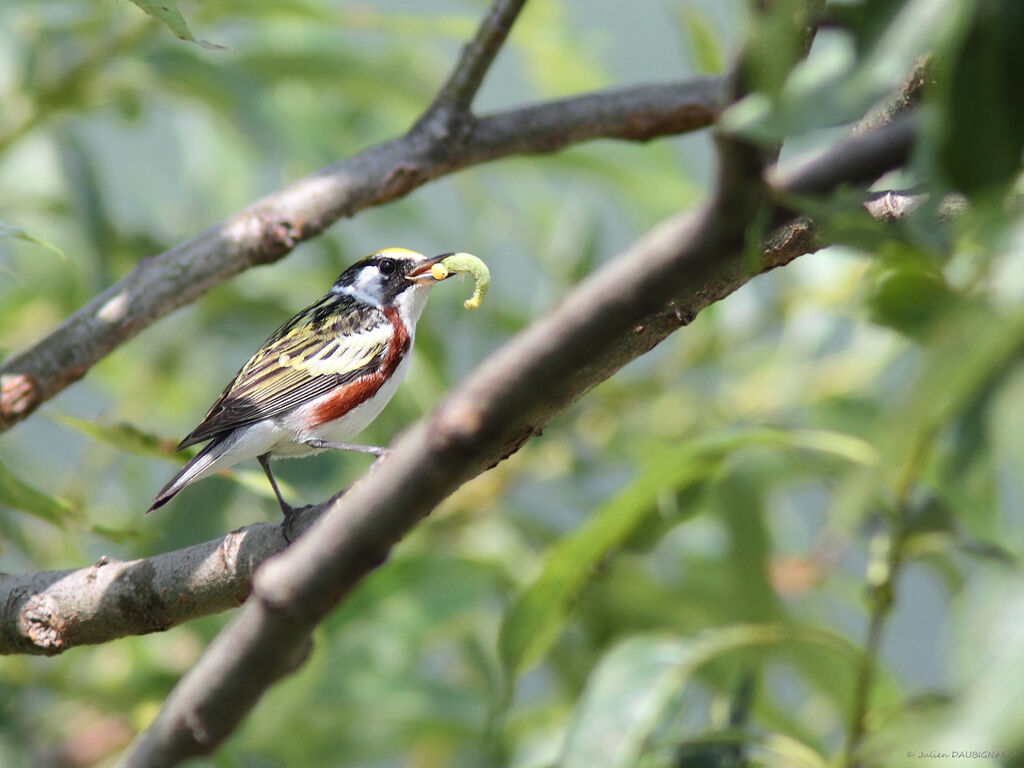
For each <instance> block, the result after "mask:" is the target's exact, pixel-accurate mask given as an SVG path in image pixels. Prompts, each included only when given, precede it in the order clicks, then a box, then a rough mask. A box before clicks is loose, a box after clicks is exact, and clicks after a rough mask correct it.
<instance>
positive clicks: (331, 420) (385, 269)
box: [146, 248, 453, 518]
mask: <svg viewBox="0 0 1024 768" xmlns="http://www.w3.org/2000/svg"><path fill="white" fill-rule="evenodd" d="M452 255H453V254H451V253H444V254H441V255H440V256H434V257H427V256H424V255H423V254H421V253H417V252H416V251H411V250H407V249H405V248H384V249H381V250H378V251H374V252H373V253H371V254H370V255H369V256H366V257H364V258H362V259H360V260H359V261H357V262H355V263H354V264H352V265H351V266H350V267H349V268H348V269H346V270H345V271H344V272H342V273H341V275H340V276H339V277H338V279H337V280H336V281H335V283H334V285H333V286H331V289H330V290H329V291H328V292H327V294H326V295H325V296H323V297H322V298H321V299H319V300H317V301H315V302H313V303H312V304H310V305H309V306H308V307H306V308H305V309H303V310H302V311H301V312H299V313H298V314H297V315H295V317H293V318H292V319H291V320H289V321H288V322H286V323H285V324H284V325H282V326H281V327H280V328H278V329H277V330H276V331H274V333H272V334H271V335H270V337H269V338H268V339H267V340H266V341H265V342H264V343H263V345H262V346H261V347H260V348H259V350H257V352H256V354H254V355H253V356H252V357H251V358H249V361H248V362H247V363H245V365H243V366H242V368H241V370H239V372H238V374H237V375H236V376H235V378H234V379H233V380H232V381H231V383H230V384H228V385H227V387H225V389H224V391H223V393H221V396H220V397H219V398H218V399H217V401H216V402H215V403H214V404H213V406H212V407H211V408H210V410H209V412H208V413H207V414H206V417H205V418H204V419H203V421H202V423H200V424H199V426H197V427H196V428H195V429H193V430H192V431H191V432H190V433H189V434H188V435H187V436H186V437H185V439H183V440H182V441H181V443H179V444H178V447H177V448H176V449H175V450H179V451H180V450H182V449H183V448H187V447H188V446H190V445H196V444H198V443H202V442H206V445H205V447H203V448H202V449H201V450H200V451H199V452H198V453H197V454H196V455H195V456H193V457H192V458H191V459H190V460H189V461H188V463H187V464H185V466H184V467H183V468H182V469H181V471H180V472H178V474H176V475H175V476H174V477H173V478H171V480H170V482H168V483H167V485H165V486H164V487H163V488H162V489H161V490H160V492H159V493H157V495H156V497H155V498H154V499H153V503H152V505H151V506H150V507H149V509H148V510H146V514H149V513H151V512H153V511H155V510H157V509H159V508H160V507H162V506H163V505H164V504H166V503H167V502H169V501H170V500H171V499H173V498H174V497H175V496H176V495H177V494H178V493H179V492H180V491H181V490H182V489H183V488H185V487H186V486H188V485H190V484H192V483H194V482H196V481H197V480H201V479H203V478H205V477H209V476H210V475H212V474H214V473H216V472H219V471H221V470H223V469H225V468H227V467H230V466H233V465H235V464H238V463H239V462H242V461H245V460H247V459H253V458H255V459H257V460H258V461H259V463H260V465H261V466H262V467H263V471H264V472H265V473H266V475H267V479H268V480H269V481H270V486H271V488H273V490H274V495H275V496H276V497H277V501H278V503H279V504H280V506H281V511H282V513H283V514H284V515H285V517H286V518H287V517H289V516H290V515H291V514H292V513H293V512H294V508H293V507H291V506H290V505H289V504H288V503H287V502H285V500H284V497H283V496H282V495H281V490H280V488H278V485H277V481H276V480H275V479H274V473H273V472H272V471H271V469H270V459H271V458H272V457H298V456H309V455H312V454H315V453H319V452H321V451H324V450H328V449H335V450H348V451H359V452H362V453H369V454H372V455H374V456H377V457H378V458H379V457H381V456H383V455H385V454H386V452H387V450H386V449H385V448H380V447H377V446H370V445H356V444H353V443H348V442H345V441H347V440H348V439H350V438H351V437H353V436H355V435H357V434H358V433H359V432H361V431H362V430H363V429H365V428H366V427H367V426H368V425H369V424H370V422H372V421H373V420H374V419H375V418H376V417H377V415H378V414H379V413H380V412H381V410H382V409H383V408H384V406H385V405H387V403H388V401H389V400H391V398H392V396H393V395H394V394H395V391H396V390H397V389H398V385H399V384H400V383H401V381H402V379H403V378H404V377H405V374H406V371H408V369H409V360H410V357H411V355H410V350H411V348H412V343H413V338H414V336H415V333H416V323H417V322H418V321H419V319H420V315H421V314H422V313H423V308H424V306H425V305H426V301H427V296H428V294H429V292H430V288H431V286H433V285H434V284H435V283H437V282H440V281H441V280H443V279H445V277H446V276H447V273H446V270H443V269H441V268H439V267H438V268H434V269H433V270H431V267H434V265H435V264H439V262H441V260H442V259H445V258H447V257H449V256H452ZM207 441H208V442H207Z"/></svg>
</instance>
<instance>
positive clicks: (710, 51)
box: [679, 8, 725, 75]
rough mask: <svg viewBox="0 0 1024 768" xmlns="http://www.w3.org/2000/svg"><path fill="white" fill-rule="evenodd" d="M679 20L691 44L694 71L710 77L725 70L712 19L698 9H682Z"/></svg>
mask: <svg viewBox="0 0 1024 768" xmlns="http://www.w3.org/2000/svg"><path fill="white" fill-rule="evenodd" d="M679 18H680V21H681V22H682V26H683V32H684V33H685V34H686V40H687V43H688V44H689V51H690V57H691V58H692V59H693V64H694V69H696V70H697V72H700V73H702V74H708V75H717V74H720V73H721V72H723V71H724V70H725V63H724V59H723V56H722V49H721V46H720V45H719V42H718V37H717V36H716V35H715V27H714V24H713V23H712V21H711V18H710V17H709V16H708V14H707V13H705V12H704V11H701V10H698V9H697V8H681V9H680V10H679Z"/></svg>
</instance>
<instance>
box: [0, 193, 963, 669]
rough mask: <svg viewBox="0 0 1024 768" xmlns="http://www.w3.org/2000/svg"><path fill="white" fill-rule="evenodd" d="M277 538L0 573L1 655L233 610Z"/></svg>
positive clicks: (884, 205) (797, 247) (780, 236)
mask: <svg viewBox="0 0 1024 768" xmlns="http://www.w3.org/2000/svg"><path fill="white" fill-rule="evenodd" d="M925 197H926V195H924V194H921V193H918V192H913V191H911V192H903V191H896V190H890V191H886V192H878V193H873V194H871V195H870V196H869V197H868V199H867V200H866V201H865V203H864V206H865V208H866V209H867V210H868V212H869V213H870V214H871V215H872V216H874V217H875V218H876V219H878V220H880V221H895V220H897V219H901V218H904V217H906V216H908V215H910V214H911V213H913V212H914V211H915V210H917V209H918V208H919V207H920V205H921V203H922V202H923V200H924V198H925ZM962 207H963V201H962V200H959V199H952V200H951V201H950V202H949V203H944V204H943V210H946V209H948V214H949V215H956V213H957V212H958V211H959V210H960V209H962ZM940 215H942V213H941V212H940ZM824 245H825V243H820V242H819V241H818V240H817V237H816V234H815V232H814V230H813V228H812V226H811V223H810V222H809V221H808V220H806V219H798V220H796V221H793V222H790V223H788V224H786V225H785V226H783V227H781V228H779V229H778V230H776V231H775V232H774V233H773V234H772V235H771V236H770V237H769V238H768V239H767V241H766V242H765V243H764V245H763V249H762V254H761V261H760V264H758V265H757V267H756V269H757V271H758V272H762V271H765V270H769V269H773V268H775V267H778V266H782V265H784V264H788V263H789V262H790V261H792V260H793V259H795V258H797V257H799V256H802V255H804V254H806V253H811V252H813V251H815V250H817V249H818V248H820V247H824ZM750 276H751V275H750V274H749V273H743V272H736V273H734V275H733V276H732V278H731V279H727V280H725V281H723V283H722V284H721V285H720V286H718V289H717V293H716V294H714V295H712V294H711V293H709V292H707V291H697V292H696V293H695V294H694V296H693V297H692V300H690V301H685V300H683V299H680V300H679V301H677V302H676V303H675V304H674V312H675V313H676V314H677V315H678V316H679V317H680V318H685V319H687V320H688V319H689V318H692V317H695V316H696V315H697V313H698V312H700V310H701V309H702V308H703V307H704V306H705V305H707V304H708V303H711V301H715V300H718V299H721V298H723V297H724V296H726V295H727V294H729V293H731V292H732V291H734V290H736V289H737V288H739V287H740V286H741V285H743V284H744V283H745V282H746V281H747V280H748V279H749V278H750ZM638 345H639V346H638V347H637V349H636V350H632V351H631V354H633V353H635V354H637V355H639V354H641V353H642V352H643V351H644V350H645V348H646V347H647V346H648V345H649V343H648V342H643V343H641V338H638ZM329 506H330V502H324V503H323V504H319V505H316V506H315V507H311V508H308V509H305V510H303V512H302V516H301V518H300V519H299V521H298V522H296V523H293V524H292V525H291V526H290V528H289V534H290V536H289V537H290V538H293V537H294V534H295V533H296V532H301V531H303V530H305V529H306V528H307V527H308V526H309V525H311V524H312V523H313V521H314V520H315V519H316V518H317V517H319V515H320V514H321V513H322V512H323V511H324V510H325V509H327V508H328V507H329ZM285 546H286V539H285V536H284V532H283V531H282V523H277V524H275V525H270V524H268V523H256V524H254V525H250V526H246V527H245V528H242V529H240V530H238V531H233V532H232V533H229V534H228V535H227V536H224V537H222V538H219V539H216V540H213V541H208V542H204V543H202V544H196V545H194V546H191V547H186V548H185V549H181V550H176V551H173V552H167V553H163V554H160V555H156V556H153V557H150V558H146V559H143V560H134V561H129V562H119V561H114V560H110V559H109V558H104V559H103V560H102V561H100V562H99V563H96V564H95V565H92V566H89V567H87V568H79V569H77V570H68V571H49V572H42V573H33V574H24V575H8V574H0V654H11V653H30V654H44V655H54V654H58V653H62V652H64V651H66V650H68V649H69V648H73V647H75V646H78V645H86V644H91V643H104V642H109V641H111V640H115V639H117V638H119V637H125V636H128V635H140V634H145V633H147V632H154V631H160V630H166V629H169V628H171V627H173V626H175V625H177V624H181V623H183V622H186V621H190V620H192V619H196V618H199V617H200V616H206V615H208V614H211V613H219V612H221V611H224V610H228V609H231V608H235V607H237V606H238V605H240V604H241V603H242V602H243V601H244V600H245V599H246V597H248V595H249V592H250V590H251V587H252V575H253V572H254V571H255V569H256V567H257V566H259V564H260V563H262V562H263V561H264V560H265V559H267V558H268V557H270V556H272V555H274V554H277V553H278V552H280V551H282V550H283V549H284V548H285ZM113 597H116V599H112V598H113Z"/></svg>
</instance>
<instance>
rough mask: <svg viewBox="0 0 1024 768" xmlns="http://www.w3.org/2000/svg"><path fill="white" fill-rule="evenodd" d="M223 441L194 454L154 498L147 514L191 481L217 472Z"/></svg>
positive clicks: (213, 443)
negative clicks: (216, 463)
mask: <svg viewBox="0 0 1024 768" xmlns="http://www.w3.org/2000/svg"><path fill="white" fill-rule="evenodd" d="M221 443H222V441H220V440H214V441H213V442H211V443H208V444H207V445H206V447H205V448H203V450H201V451H200V452H199V453H197V454H196V455H195V456H193V457H192V458H191V459H190V460H189V462H188V464H186V465H185V466H184V467H182V468H181V471H180V472H179V473H178V474H176V475H175V476H174V477H172V478H171V481H170V482H169V483H167V485H165V486H164V487H163V488H161V489H160V492H159V493H158V494H157V495H156V498H155V499H153V503H152V504H151V505H150V507H149V509H147V510H146V514H147V515H148V514H149V513H150V512H155V511H156V510H158V509H160V507H162V506H163V505H164V504H166V503H167V502H168V501H170V500H171V499H173V498H174V497H175V496H177V495H178V492H179V491H180V490H181V489H182V488H184V487H185V486H186V485H188V484H189V483H192V482H195V481H196V480H199V479H200V478H203V477H206V476H207V475H209V474H212V473H213V472H215V471H216V470H215V469H214V468H213V464H214V462H216V461H217V459H219V458H220V457H221V456H222V455H223V454H224V449H223V447H222V444H221Z"/></svg>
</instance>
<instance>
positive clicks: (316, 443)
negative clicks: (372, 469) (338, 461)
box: [305, 437, 388, 459]
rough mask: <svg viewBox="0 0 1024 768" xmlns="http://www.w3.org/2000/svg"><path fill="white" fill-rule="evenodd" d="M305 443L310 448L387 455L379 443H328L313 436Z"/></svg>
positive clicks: (378, 455) (385, 449)
mask: <svg viewBox="0 0 1024 768" xmlns="http://www.w3.org/2000/svg"><path fill="white" fill-rule="evenodd" d="M305 444H306V445H308V446H309V447H310V448H315V449H317V450H321V449H327V448H330V449H331V450H334V451H356V452H357V453H369V454H370V455H371V456H376V457H377V458H378V459H379V458H381V457H382V456H387V455H388V449H387V448H381V447H380V446H379V445H356V444H355V443H329V442H327V441H326V440H318V439H316V438H315V437H314V438H310V439H309V440H306V441H305Z"/></svg>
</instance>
